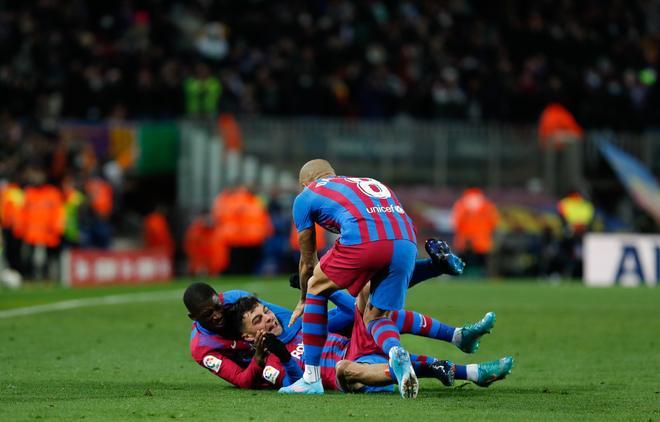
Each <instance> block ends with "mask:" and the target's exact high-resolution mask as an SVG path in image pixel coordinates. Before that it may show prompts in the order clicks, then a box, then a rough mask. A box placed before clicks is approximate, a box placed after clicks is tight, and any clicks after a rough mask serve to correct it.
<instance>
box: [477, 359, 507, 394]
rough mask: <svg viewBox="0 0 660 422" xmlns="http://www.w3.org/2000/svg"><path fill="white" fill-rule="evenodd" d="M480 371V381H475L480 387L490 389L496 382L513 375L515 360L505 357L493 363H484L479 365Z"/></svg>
mask: <svg viewBox="0 0 660 422" xmlns="http://www.w3.org/2000/svg"><path fill="white" fill-rule="evenodd" d="M477 367H478V369H479V375H478V378H479V379H478V380H477V381H475V384H477V385H478V386H479V387H489V386H490V385H491V384H492V383H494V382H495V381H499V380H503V379H504V378H506V376H507V375H509V374H510V373H511V368H513V358H512V357H511V356H505V357H503V358H502V359H499V360H494V361H492V362H483V363H480V364H478V365H477Z"/></svg>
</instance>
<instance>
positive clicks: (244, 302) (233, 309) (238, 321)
mask: <svg viewBox="0 0 660 422" xmlns="http://www.w3.org/2000/svg"><path fill="white" fill-rule="evenodd" d="M258 303H259V300H258V299H257V298H256V296H245V297H242V298H240V299H238V300H237V301H236V303H234V304H232V305H228V306H227V307H226V308H225V313H224V315H225V333H224V334H225V335H226V336H227V337H229V338H233V339H239V338H241V332H242V329H243V315H245V313H246V312H250V311H251V310H252V309H254V307H255V306H257V304H258Z"/></svg>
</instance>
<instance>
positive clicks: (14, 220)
mask: <svg viewBox="0 0 660 422" xmlns="http://www.w3.org/2000/svg"><path fill="white" fill-rule="evenodd" d="M14 180H15V179H14ZM23 203H24V194H23V189H21V187H20V186H19V185H18V183H15V181H11V180H10V181H7V182H3V184H2V186H1V187H0V223H1V224H2V241H3V244H2V248H3V254H4V258H5V261H6V263H7V265H8V266H9V268H11V269H12V270H14V271H18V272H21V270H22V265H21V245H22V242H21V239H20V238H19V237H18V236H16V235H15V231H16V229H17V224H18V222H19V218H20V213H21V212H22V208H23Z"/></svg>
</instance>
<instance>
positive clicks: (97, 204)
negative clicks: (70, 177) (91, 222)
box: [85, 178, 112, 218]
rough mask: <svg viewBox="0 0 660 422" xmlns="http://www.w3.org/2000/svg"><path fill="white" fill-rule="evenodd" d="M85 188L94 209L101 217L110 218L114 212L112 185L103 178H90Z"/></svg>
mask: <svg viewBox="0 0 660 422" xmlns="http://www.w3.org/2000/svg"><path fill="white" fill-rule="evenodd" d="M85 190H86V192H87V196H88V197H89V204H90V206H91V207H92V209H93V210H94V211H95V212H96V213H97V214H98V215H99V216H101V217H103V218H108V217H110V214H111V213H112V187H111V186H110V183H108V182H106V181H105V180H103V179H98V178H95V179H90V180H88V181H87V183H85Z"/></svg>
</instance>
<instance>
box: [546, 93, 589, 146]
mask: <svg viewBox="0 0 660 422" xmlns="http://www.w3.org/2000/svg"><path fill="white" fill-rule="evenodd" d="M583 136H584V131H583V130H582V128H581V127H580V125H578V123H577V122H576V121H575V117H573V115H572V114H571V112H570V111H568V110H567V109H566V108H565V107H564V106H562V105H561V104H557V103H551V104H549V105H548V106H547V107H546V108H545V109H544V110H543V113H541V118H540V121H539V141H540V142H541V145H542V146H544V147H545V148H555V149H561V148H562V147H564V145H566V144H569V143H573V142H576V141H578V140H580V139H582V137H583Z"/></svg>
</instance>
